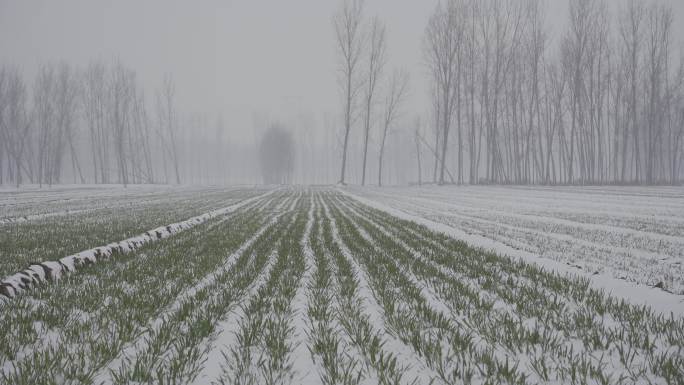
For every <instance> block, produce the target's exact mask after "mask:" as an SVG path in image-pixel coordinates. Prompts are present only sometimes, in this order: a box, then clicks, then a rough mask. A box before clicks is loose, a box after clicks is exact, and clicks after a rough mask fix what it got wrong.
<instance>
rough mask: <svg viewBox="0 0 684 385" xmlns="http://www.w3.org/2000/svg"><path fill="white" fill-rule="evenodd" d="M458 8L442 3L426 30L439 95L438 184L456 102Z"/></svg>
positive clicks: (441, 180) (459, 37)
mask: <svg viewBox="0 0 684 385" xmlns="http://www.w3.org/2000/svg"><path fill="white" fill-rule="evenodd" d="M460 16H461V12H460V9H458V8H457V7H456V6H455V2H453V1H452V2H449V3H448V5H447V7H446V8H444V7H443V6H442V5H441V4H439V5H438V6H437V8H436V9H435V12H434V13H433V15H432V16H431V17H430V21H429V23H428V27H427V29H426V31H425V43H424V44H425V59H426V61H427V64H428V66H429V68H430V70H431V73H432V79H433V80H434V82H435V88H436V92H435V95H436V96H439V99H438V100H437V103H438V105H437V108H436V109H438V110H439V113H440V114H439V120H440V123H441V126H442V127H441V138H440V139H441V147H442V149H441V152H440V153H439V155H438V156H439V157H440V173H439V183H440V184H443V183H444V168H445V160H446V154H447V148H448V142H449V131H450V128H451V123H452V119H453V114H454V107H455V104H456V101H457V97H456V95H455V94H456V93H457V89H456V87H455V86H456V83H457V77H458V69H459V66H458V65H457V61H458V59H459V50H460V48H461V42H462V35H463V29H462V28H461V25H462V24H461V23H460V20H459V17H460Z"/></svg>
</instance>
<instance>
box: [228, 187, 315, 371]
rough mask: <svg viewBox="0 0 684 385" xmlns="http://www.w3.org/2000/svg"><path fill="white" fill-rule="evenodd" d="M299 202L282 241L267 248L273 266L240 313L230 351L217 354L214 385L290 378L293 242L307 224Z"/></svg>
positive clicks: (295, 279)
mask: <svg viewBox="0 0 684 385" xmlns="http://www.w3.org/2000/svg"><path fill="white" fill-rule="evenodd" d="M304 202H305V200H303V199H299V200H298V204H297V207H296V212H297V213H296V217H295V220H294V222H293V223H292V225H291V226H288V228H287V229H286V231H285V233H286V234H287V236H286V237H283V238H280V239H278V240H277V241H275V242H272V243H268V245H274V244H275V245H274V249H275V251H276V252H275V255H274V258H275V262H274V263H273V266H272V267H271V269H270V272H269V275H268V278H267V280H266V281H265V282H264V284H263V285H262V286H260V287H259V288H258V290H257V292H256V294H255V295H254V296H253V297H252V298H251V299H250V300H249V303H248V304H246V305H245V306H244V307H243V308H242V314H243V316H242V318H241V319H240V321H239V324H238V325H239V326H238V330H237V333H236V344H235V345H236V346H232V347H231V348H230V350H229V351H224V352H223V355H224V357H225V362H224V363H223V365H222V367H223V374H222V375H221V377H220V378H219V379H218V380H217V382H218V383H220V384H281V383H284V382H286V381H287V380H288V379H291V377H292V374H293V373H292V366H291V360H292V357H291V356H290V355H291V353H292V350H293V346H292V344H291V343H290V341H291V339H290V338H289V337H291V334H292V333H293V327H292V325H291V322H290V319H291V318H292V308H291V302H292V299H293V298H294V296H295V293H296V291H297V288H298V286H299V284H300V280H301V277H302V275H303V273H304V268H305V262H304V257H303V255H302V250H301V247H300V243H299V240H300V239H301V238H302V236H303V233H304V227H305V225H306V220H307V215H306V213H307V210H306V204H305V203H304Z"/></svg>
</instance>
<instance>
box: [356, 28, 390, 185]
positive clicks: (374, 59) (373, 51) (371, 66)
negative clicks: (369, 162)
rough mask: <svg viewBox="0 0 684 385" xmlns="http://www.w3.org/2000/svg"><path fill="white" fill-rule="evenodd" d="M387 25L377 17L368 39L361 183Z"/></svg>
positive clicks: (364, 180)
mask: <svg viewBox="0 0 684 385" xmlns="http://www.w3.org/2000/svg"><path fill="white" fill-rule="evenodd" d="M385 45H386V44H385V26H384V25H383V24H382V23H381V22H380V20H379V19H378V18H377V17H376V18H374V19H373V21H372V23H371V26H370V34H369V41H368V57H367V63H366V64H367V73H366V92H365V95H364V100H363V101H364V104H365V105H364V107H365V111H364V139H363V165H362V173H361V185H362V186H363V185H365V184H366V159H367V156H368V136H369V134H370V129H371V120H372V115H373V104H374V102H375V91H376V88H377V85H378V81H379V80H380V77H381V76H382V70H383V68H384V66H385V61H386V58H385Z"/></svg>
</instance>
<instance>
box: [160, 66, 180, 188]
mask: <svg viewBox="0 0 684 385" xmlns="http://www.w3.org/2000/svg"><path fill="white" fill-rule="evenodd" d="M175 92H176V91H175V86H174V84H173V80H172V79H171V78H170V77H169V76H167V77H165V79H164V83H163V85H162V88H161V90H159V91H158V92H157V115H158V120H159V127H160V135H159V136H160V139H161V141H162V148H163V150H164V151H165V154H167V155H168V156H169V158H170V159H171V162H173V171H174V174H175V176H176V183H177V184H180V183H181V179H180V172H179V168H178V162H179V160H178V143H177V139H176V136H177V134H176V130H177V127H176V126H177V117H176V107H175V99H174V98H175ZM164 163H166V161H164ZM164 167H165V168H166V165H164Z"/></svg>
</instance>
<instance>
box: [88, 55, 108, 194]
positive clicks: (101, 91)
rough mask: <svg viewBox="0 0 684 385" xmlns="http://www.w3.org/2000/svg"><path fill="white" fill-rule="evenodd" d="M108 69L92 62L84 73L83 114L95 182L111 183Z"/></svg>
mask: <svg viewBox="0 0 684 385" xmlns="http://www.w3.org/2000/svg"><path fill="white" fill-rule="evenodd" d="M106 75H107V69H106V67H105V65H104V64H102V63H92V64H90V65H89V66H88V68H87V69H86V71H85V74H84V85H83V92H82V93H81V96H82V104H83V109H82V111H83V114H84V118H85V123H86V125H87V127H88V132H89V134H90V152H91V156H92V161H93V179H94V181H95V183H109V151H110V138H111V133H110V132H109V131H108V130H107V124H106V115H105V113H106V103H107V96H108V95H107V89H106Z"/></svg>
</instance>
